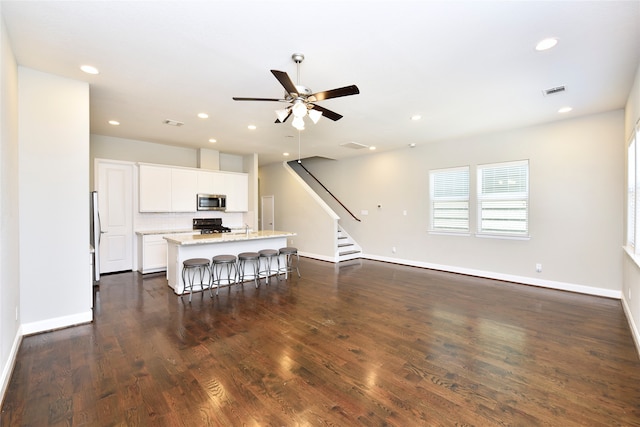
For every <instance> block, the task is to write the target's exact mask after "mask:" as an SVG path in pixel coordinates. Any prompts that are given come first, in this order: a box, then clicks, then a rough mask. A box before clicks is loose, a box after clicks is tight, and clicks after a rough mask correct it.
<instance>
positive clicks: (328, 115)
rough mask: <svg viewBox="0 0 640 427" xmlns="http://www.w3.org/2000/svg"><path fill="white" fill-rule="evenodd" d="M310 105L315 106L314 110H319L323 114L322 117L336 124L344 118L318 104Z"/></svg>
mask: <svg viewBox="0 0 640 427" xmlns="http://www.w3.org/2000/svg"><path fill="white" fill-rule="evenodd" d="M310 105H311V106H313V109H314V110H318V111H320V112H322V115H323V116H324V117H326V118H327V119H329V120H333V121H334V122H335V121H336V120H340V119H341V118H342V116H341V115H340V114H338V113H336V112H335V111H331V110H327V109H326V108H324V107H321V106H319V105H316V104H310Z"/></svg>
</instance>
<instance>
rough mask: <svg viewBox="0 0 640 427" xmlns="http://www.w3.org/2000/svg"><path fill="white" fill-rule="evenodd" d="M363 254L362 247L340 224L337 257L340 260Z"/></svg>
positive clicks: (358, 256) (354, 257)
mask: <svg viewBox="0 0 640 427" xmlns="http://www.w3.org/2000/svg"><path fill="white" fill-rule="evenodd" d="M361 256H362V248H361V247H360V245H358V244H357V243H356V241H355V240H353V239H352V238H351V236H349V234H348V233H347V232H346V231H344V229H343V228H342V227H341V226H340V224H338V247H337V249H336V259H337V260H338V262H341V261H348V260H352V259H357V258H360V257H361Z"/></svg>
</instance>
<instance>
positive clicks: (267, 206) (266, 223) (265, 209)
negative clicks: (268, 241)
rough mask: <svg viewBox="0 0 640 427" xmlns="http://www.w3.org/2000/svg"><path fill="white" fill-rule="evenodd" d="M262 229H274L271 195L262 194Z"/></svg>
mask: <svg viewBox="0 0 640 427" xmlns="http://www.w3.org/2000/svg"><path fill="white" fill-rule="evenodd" d="M261 211H262V218H261V222H262V229H263V230H272V231H273V230H274V229H275V228H274V227H275V225H274V223H275V221H274V219H273V216H274V213H273V211H274V208H273V196H262V209H261Z"/></svg>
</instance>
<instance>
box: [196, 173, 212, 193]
mask: <svg viewBox="0 0 640 427" xmlns="http://www.w3.org/2000/svg"><path fill="white" fill-rule="evenodd" d="M197 174H198V193H202V194H214V188H215V184H214V180H215V176H216V173H215V172H213V171H203V170H200V171H197Z"/></svg>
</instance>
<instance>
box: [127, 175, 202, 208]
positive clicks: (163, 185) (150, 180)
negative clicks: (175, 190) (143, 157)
mask: <svg viewBox="0 0 640 427" xmlns="http://www.w3.org/2000/svg"><path fill="white" fill-rule="evenodd" d="M138 177H139V187H138V188H139V190H140V191H139V199H138V200H139V209H138V210H139V211H140V212H171V168H168V167H164V166H153V165H139V166H138ZM194 204H195V202H194Z"/></svg>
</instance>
